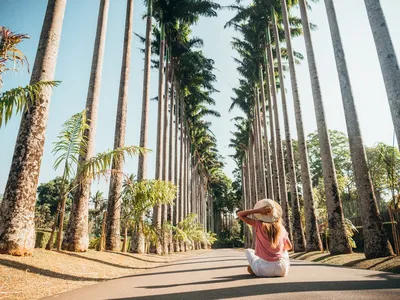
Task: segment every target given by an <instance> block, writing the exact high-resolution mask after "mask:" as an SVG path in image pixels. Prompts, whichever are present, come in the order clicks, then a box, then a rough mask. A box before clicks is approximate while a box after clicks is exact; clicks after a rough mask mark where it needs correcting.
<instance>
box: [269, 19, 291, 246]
mask: <svg viewBox="0 0 400 300" xmlns="http://www.w3.org/2000/svg"><path fill="white" fill-rule="evenodd" d="M271 23H272V22H271ZM266 31H267V32H266V37H267V53H268V62H269V69H270V74H272V75H271V91H272V99H271V100H272V102H273V104H270V107H272V108H273V116H274V118H271V123H272V122H273V121H274V120H275V140H276V164H277V173H278V176H279V180H278V182H279V192H280V193H279V194H278V196H279V197H280V199H279V198H278V199H279V200H280V203H281V204H282V209H283V220H284V222H285V226H286V229H287V232H288V233H289V238H290V240H293V236H292V230H291V227H292V226H291V223H290V217H289V204H288V198H287V188H286V175H285V166H284V162H283V150H282V138H281V126H280V124H279V107H278V101H277V98H278V95H277V91H276V80H275V64H274V58H273V55H272V45H271V37H270V29H269V28H267V30H266ZM275 44H276V43H275ZM275 52H276V51H275Z"/></svg>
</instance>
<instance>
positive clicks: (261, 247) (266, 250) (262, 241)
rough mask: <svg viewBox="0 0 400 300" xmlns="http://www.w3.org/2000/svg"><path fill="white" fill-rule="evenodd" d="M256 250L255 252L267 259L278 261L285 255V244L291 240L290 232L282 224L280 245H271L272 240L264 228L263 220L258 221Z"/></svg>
mask: <svg viewBox="0 0 400 300" xmlns="http://www.w3.org/2000/svg"><path fill="white" fill-rule="evenodd" d="M254 227H255V229H256V252H255V254H256V255H257V256H258V257H260V258H262V259H263V260H266V261H278V260H279V259H280V258H282V257H283V253H284V245H285V243H286V242H287V241H289V236H288V233H287V231H286V229H285V227H283V226H282V231H281V236H280V237H279V241H278V246H277V247H276V248H272V247H271V242H270V241H269V240H268V237H267V235H266V234H265V231H264V229H263V228H262V222H261V221H256V226H254Z"/></svg>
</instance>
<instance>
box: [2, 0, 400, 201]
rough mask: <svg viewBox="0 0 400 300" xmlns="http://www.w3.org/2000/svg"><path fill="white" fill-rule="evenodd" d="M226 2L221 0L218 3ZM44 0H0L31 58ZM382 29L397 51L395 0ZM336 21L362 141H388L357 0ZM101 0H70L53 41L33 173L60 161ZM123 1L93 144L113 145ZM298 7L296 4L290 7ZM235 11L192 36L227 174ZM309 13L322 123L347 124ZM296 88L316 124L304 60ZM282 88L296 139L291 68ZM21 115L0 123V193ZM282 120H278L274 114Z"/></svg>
mask: <svg viewBox="0 0 400 300" xmlns="http://www.w3.org/2000/svg"><path fill="white" fill-rule="evenodd" d="M231 2H233V0H232V1H228V0H224V1H221V3H222V4H224V5H225V4H229V3H231ZM46 3H47V1H45V0H0V25H3V26H6V27H9V28H10V29H11V30H13V31H14V32H18V33H28V34H29V35H30V36H31V39H30V40H28V41H25V42H23V43H22V44H21V47H20V48H21V50H22V51H23V52H24V53H25V54H26V56H27V57H28V59H29V61H30V62H31V65H33V62H34V58H35V54H36V47H37V44H38V39H39V35H40V30H41V26H42V22H43V17H44V13H45V9H46ZM381 3H382V6H383V9H384V12H385V15H386V18H387V22H388V25H389V28H390V30H391V34H392V38H393V42H394V45H395V47H396V51H397V54H398V55H399V54H400V32H399V30H400V29H399V28H400V19H399V18H398V14H399V13H400V1H398V0H381ZM335 4H336V8H337V13H338V20H339V23H340V24H339V25H340V29H341V33H342V38H343V43H344V48H345V52H346V55H347V60H348V66H349V71H350V76H351V80H352V84H353V90H354V95H355V98H356V104H357V108H358V112H359V119H360V123H361V128H362V133H363V137H364V142H365V144H367V145H373V144H374V143H376V142H378V141H382V142H385V143H388V144H392V143H393V125H392V121H391V116H390V111H389V106H388V101H387V97H386V92H385V89H384V85H383V80H382V76H381V72H380V67H379V62H378V58H377V55H376V50H375V46H374V42H373V38H372V33H371V30H370V27H369V23H368V19H367V15H366V11H365V6H364V1H362V0H351V1H349V0H336V1H335ZM98 5H99V1H97V0H83V1H82V0H68V4H67V9H66V14H65V19H64V25H63V32H62V36H61V44H60V50H59V55H58V63H57V69H56V75H55V79H56V80H61V81H62V84H61V86H60V87H58V88H56V89H55V90H54V92H53V96H52V100H51V107H50V117H49V123H48V128H47V135H46V136H47V137H46V143H45V150H44V156H43V161H42V167H41V175H40V182H44V181H48V180H50V179H52V178H54V177H55V176H56V175H59V174H60V172H61V170H58V171H54V170H53V168H52V164H53V162H54V157H53V156H52V154H51V150H52V146H53V145H52V144H53V143H54V141H55V140H56V137H57V134H58V132H59V131H60V129H61V125H62V123H63V122H64V121H65V120H66V119H68V118H69V117H70V116H71V115H73V114H75V113H77V112H79V111H81V110H83V108H84V105H85V101H86V95H87V88H88V81H89V72H90V66H91V58H92V53H93V44H94V37H95V30H96V22H97V14H98ZM125 7H126V1H125V0H113V1H111V5H110V11H109V19H108V29H107V42H106V49H105V59H104V67H103V77H102V87H101V96H100V106H99V123H98V128H97V136H96V151H104V150H106V149H109V148H112V146H113V135H114V127H115V115H116V107H117V97H118V86H119V79H120V68H121V60H122V57H121V56H122V45H123V34H124V21H125V20H124V19H125ZM134 9H135V11H134V31H135V32H136V33H139V34H144V30H145V23H144V20H142V15H143V13H144V11H145V8H144V6H143V3H142V1H139V0H136V1H135V8H134ZM293 13H294V14H298V10H297V9H294V10H293ZM232 16H233V13H232V12H231V11H222V12H220V13H219V18H214V19H202V20H200V22H199V23H198V24H197V25H196V27H195V28H194V30H193V31H194V35H195V36H200V37H202V38H203V39H204V44H205V45H204V53H205V54H206V55H207V56H208V57H210V58H212V59H214V60H215V62H216V68H217V71H216V75H217V77H218V83H217V84H216V87H217V89H218V90H220V93H218V94H215V95H214V97H215V100H216V102H217V106H216V109H217V110H218V111H219V112H220V113H221V115H222V116H221V118H220V119H214V118H213V119H212V121H213V122H214V124H213V127H212V129H213V131H214V133H215V135H216V136H217V139H218V148H219V150H220V152H221V154H223V155H225V156H226V172H227V174H228V175H229V176H230V175H231V173H232V170H233V169H234V168H235V165H234V162H233V161H232V160H231V159H230V158H229V157H227V156H228V155H229V154H231V153H232V149H229V147H228V144H229V138H230V133H229V132H230V130H233V129H234V128H233V126H232V124H231V123H230V119H231V118H232V117H234V116H235V115H237V114H238V113H239V112H238V111H233V112H231V113H229V112H228V108H229V106H230V102H231V101H230V97H231V96H232V88H233V87H235V86H236V85H237V82H238V81H237V79H238V75H237V73H236V70H235V68H236V65H235V63H234V62H233V59H232V57H233V56H236V54H235V52H234V51H233V50H232V49H231V46H230V41H231V37H232V35H234V34H235V33H234V32H233V31H232V30H230V29H224V28H223V26H224V24H225V23H226V21H227V20H229V18H231V17H232ZM310 19H311V22H313V23H315V24H317V25H318V30H316V31H314V32H313V42H314V46H315V53H316V59H317V62H318V71H319V75H320V80H321V86H322V92H323V97H324V103H325V110H326V116H327V122H328V126H329V128H330V129H336V130H342V131H346V127H345V121H344V114H343V108H342V103H341V96H340V88H339V83H338V79H337V73H336V67H335V61H334V56H333V50H332V43H331V38H330V35H329V27H328V23H327V19H326V12H325V7H324V4H323V1H320V3H319V4H314V5H313V10H312V12H310ZM140 47H142V45H141V44H140V43H139V41H138V40H137V39H136V38H135V39H134V44H133V51H132V62H131V78H130V85H129V104H128V121H127V136H126V144H127V145H138V144H139V131H140V112H141V101H142V99H141V98H142V97H141V96H142V76H143V55H142V54H141V53H140V51H139V48H140ZM294 47H295V49H296V51H300V52H302V53H303V54H304V55H305V47H304V40H303V39H302V38H296V39H295V40H294ZM297 70H298V80H299V88H300V96H301V101H302V108H303V114H304V115H303V117H304V126H305V130H306V133H307V134H308V133H310V132H312V131H314V130H316V124H315V116H314V108H313V102H312V94H311V86H310V79H309V73H308V67H307V62H306V61H304V62H303V63H302V64H301V65H300V66H297ZM286 77H287V78H286V88H287V95H288V100H289V104H288V105H289V114H290V117H291V119H292V120H291V124H290V125H291V132H292V135H293V137H294V138H296V129H295V123H294V113H293V104H292V97H291V90H290V82H289V76H288V75H287V76H286ZM157 78H158V77H157V71H156V70H154V71H153V72H152V74H151V91H152V93H151V96H152V97H154V96H155V95H156V94H157ZM4 81H5V85H4V88H5V90H7V89H9V88H12V87H15V86H18V85H26V84H27V83H28V82H29V75H28V74H27V73H26V72H20V73H18V74H9V75H6V76H5V78H4ZM150 113H151V117H150V124H149V125H150V129H149V130H150V131H149V132H150V134H149V145H148V146H149V148H151V149H155V140H156V113H157V103H156V102H151V104H150ZM19 122H20V117H15V118H14V119H13V120H12V121H11V122H10V123H9V124H8V125H7V127H5V128H2V129H0V141H1V155H0V193H2V192H3V191H4V187H5V184H6V181H7V177H8V172H9V168H10V164H11V159H12V154H13V150H14V143H15V139H16V136H17V132H18V127H19ZM281 124H283V122H282V120H281ZM154 168H155V156H154V153H153V154H150V157H149V165H148V175H149V177H152V176H153V175H154ZM125 171H126V172H129V173H132V172H133V173H136V172H137V158H133V159H129V160H128V161H127V162H126V165H125ZM93 189H100V190H102V191H104V192H107V191H108V184H107V183H106V182H100V183H94V186H93Z"/></svg>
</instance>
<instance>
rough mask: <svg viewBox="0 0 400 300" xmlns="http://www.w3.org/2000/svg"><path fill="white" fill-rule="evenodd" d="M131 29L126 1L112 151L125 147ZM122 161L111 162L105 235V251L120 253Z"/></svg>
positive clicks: (130, 0)
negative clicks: (112, 171)
mask: <svg viewBox="0 0 400 300" xmlns="http://www.w3.org/2000/svg"><path fill="white" fill-rule="evenodd" d="M132 28H133V0H128V1H127V7H126V20H125V37H124V49H123V54H122V66H121V79H120V84H119V95H118V108H117V118H116V124H115V137H114V149H116V148H121V147H123V146H124V145H125V131H126V115H127V107H128V86H129V73H130V63H131V48H132V47H131V46H132V45H131V44H132ZM123 167H124V164H123V160H122V159H121V158H116V159H114V160H113V166H112V169H113V170H115V171H116V172H115V173H112V174H111V179H110V190H109V192H108V202H107V229H106V230H107V233H106V250H112V251H120V249H121V246H120V240H121V237H120V227H121V190H122V177H123Z"/></svg>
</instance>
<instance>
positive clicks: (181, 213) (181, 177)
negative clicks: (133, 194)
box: [179, 95, 185, 252]
mask: <svg viewBox="0 0 400 300" xmlns="http://www.w3.org/2000/svg"><path fill="white" fill-rule="evenodd" d="M183 101H184V99H183V95H181V96H180V102H181V103H180V118H179V119H180V125H181V126H180V127H181V143H180V156H179V169H180V171H179V221H182V220H183V218H184V217H185V216H184V201H185V196H184V195H185V193H184V191H185V190H184V178H185V176H184V160H185V157H184V153H185V149H184V145H185V143H184V139H185V137H184V129H183V124H184V123H183ZM179 251H180V252H183V251H185V245H184V243H183V242H181V243H180V244H179Z"/></svg>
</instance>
